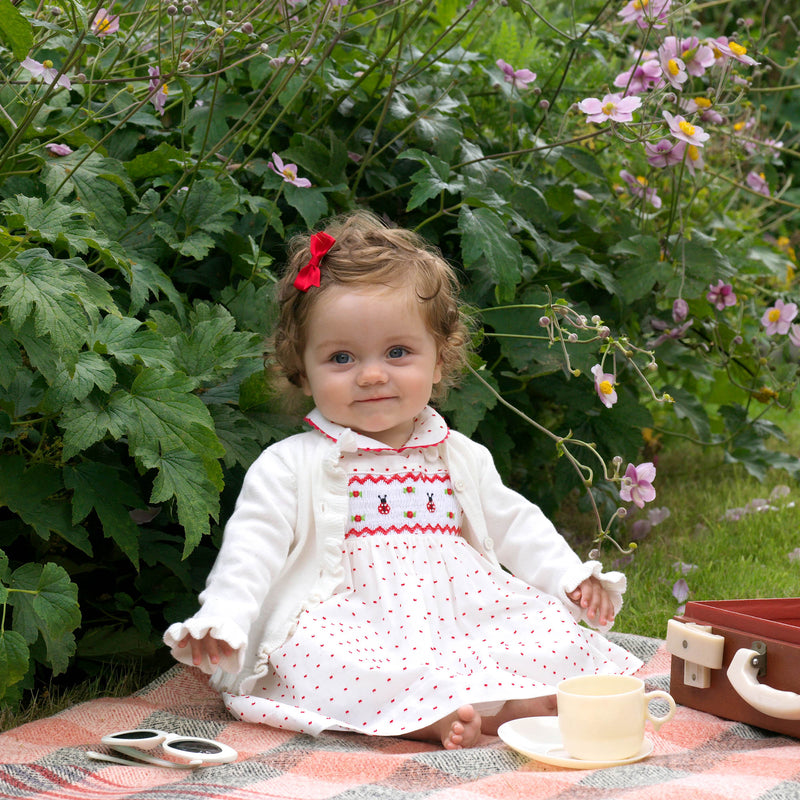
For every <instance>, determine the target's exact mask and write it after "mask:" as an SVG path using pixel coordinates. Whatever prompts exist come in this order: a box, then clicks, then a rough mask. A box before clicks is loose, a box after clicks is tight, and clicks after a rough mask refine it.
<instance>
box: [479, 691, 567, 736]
mask: <svg viewBox="0 0 800 800" xmlns="http://www.w3.org/2000/svg"><path fill="white" fill-rule="evenodd" d="M557 713H558V706H557V704H556V696H555V695H554V694H548V695H545V696H544V697H531V698H526V699H523V700H508V701H507V702H506V703H505V705H504V706H503V707H502V708H501V709H500V711H499V712H498V713H497V714H496V715H495V716H494V717H484V719H483V732H484V733H485V734H488V735H489V736H496V735H497V729H498V728H499V727H500V726H501V725H502V724H503V723H504V722H508V721H509V720H512V719H520V718H521V717H550V716H554V715H555V714H557Z"/></svg>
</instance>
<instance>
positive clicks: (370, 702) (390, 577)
mask: <svg viewBox="0 0 800 800" xmlns="http://www.w3.org/2000/svg"><path fill="white" fill-rule="evenodd" d="M343 558H344V560H345V568H346V575H347V578H346V585H343V586H341V587H340V590H339V591H337V592H336V593H335V594H334V595H333V596H332V597H330V598H329V599H327V600H325V601H323V602H322V603H320V604H318V605H317V606H315V607H314V608H312V609H309V610H307V611H305V612H303V614H302V615H301V617H300V619H299V621H298V624H297V627H296V630H295V631H294V633H293V634H292V635H291V637H290V638H289V639H288V640H287V641H286V642H284V644H283V645H282V646H281V647H280V648H278V649H277V650H276V651H274V652H273V653H272V654H271V655H270V670H269V673H268V674H267V676H266V677H265V679H264V680H263V681H262V683H261V685H259V686H258V687H256V689H254V690H253V693H252V694H250V695H233V694H224V695H223V699H224V701H225V704H226V706H227V707H228V709H229V710H230V711H231V713H232V714H233V715H234V716H236V717H237V718H239V719H242V720H245V721H247V722H257V723H264V724H268V725H271V726H274V727H276V728H284V729H288V730H294V731H304V732H307V733H310V734H313V735H316V734H318V733H319V732H320V731H323V730H337V731H359V732H362V733H367V734H374V735H384V736H398V735H403V734H407V733H411V732H413V731H415V730H418V729H420V728H424V727H426V726H428V725H431V724H432V723H434V722H436V721H438V720H440V719H442V718H443V717H445V716H447V715H449V714H450V713H452V712H453V711H455V710H456V709H458V708H459V707H460V706H462V705H465V704H472V705H473V706H475V708H476V710H478V711H479V713H481V714H483V715H485V716H486V715H489V716H491V715H493V714H495V713H497V712H498V711H499V710H500V708H501V707H502V705H503V703H504V702H505V701H506V700H511V699H522V698H534V697H540V696H544V695H551V694H554V693H555V687H556V685H557V684H558V682H559V681H561V680H563V679H564V678H569V677H573V676H576V675H583V674H629V673H632V672H635V671H636V670H637V669H638V668H639V666H640V665H641V662H640V661H639V660H638V659H637V658H635V657H634V656H632V655H630V654H629V653H627V652H626V651H625V650H623V649H622V648H620V647H618V646H616V645H614V644H612V643H611V642H609V641H608V640H607V639H606V638H605V637H603V636H602V635H601V634H599V633H596V632H594V631H591V630H589V629H588V628H585V627H583V626H582V625H579V624H578V623H577V622H576V621H575V620H574V619H573V617H572V616H571V614H570V613H569V611H568V610H567V609H566V608H565V607H564V605H563V604H562V603H561V602H560V601H559V600H558V599H556V598H554V597H551V596H550V595H547V594H545V593H543V592H540V591H538V590H536V589H534V588H532V587H530V586H528V585H527V584H526V583H524V582H523V581H521V580H519V579H517V578H515V577H514V576H512V575H511V574H509V573H507V572H505V571H504V570H503V569H501V568H497V567H494V566H493V565H492V564H491V563H490V562H488V561H487V560H486V559H485V558H484V557H483V556H482V555H481V554H480V553H478V552H477V551H476V550H475V549H474V548H472V547H471V546H470V545H469V544H468V543H467V542H466V541H465V540H464V539H463V538H462V537H461V535H460V533H459V532H458V530H457V529H453V530H450V531H441V530H439V531H427V532H426V531H419V530H416V531H407V532H388V533H384V534H374V533H373V534H366V535H348V536H347V537H346V538H345V544H344V552H343Z"/></svg>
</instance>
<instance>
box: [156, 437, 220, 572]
mask: <svg viewBox="0 0 800 800" xmlns="http://www.w3.org/2000/svg"><path fill="white" fill-rule="evenodd" d="M147 466H149V467H155V468H156V469H157V470H158V475H157V476H156V479H155V480H154V481H153V494H152V495H151V497H150V502H151V503H162V502H164V501H165V500H170V499H171V498H172V497H175V498H176V500H177V506H178V521H179V522H180V524H181V525H182V526H183V528H184V530H185V531H186V543H185V545H184V550H183V555H184V557H186V556H188V555H189V553H191V552H192V550H194V548H195V547H196V546H197V545H198V544H199V542H200V539H201V538H202V537H203V535H205V534H207V533H208V532H209V531H210V524H209V517H213V519H215V520H216V519H218V518H219V491H218V489H217V487H215V486H214V484H213V483H212V482H211V481H210V480H209V478H208V473H207V470H206V467H205V465H204V463H203V460H202V459H201V458H200V456H198V455H196V454H195V453H191V452H189V451H188V450H185V449H181V450H169V451H166V452H162V453H161V454H160V455H159V456H157V457H156V458H153V459H148V461H147Z"/></svg>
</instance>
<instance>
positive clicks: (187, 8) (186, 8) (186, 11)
mask: <svg viewBox="0 0 800 800" xmlns="http://www.w3.org/2000/svg"><path fill="white" fill-rule="evenodd" d="M192 11H194V9H193V8H192V7H191V6H190V5H188V4H187V5H185V6H184V7H183V13H184V14H185V15H186V16H187V17H188V16H189V14H191V13H192Z"/></svg>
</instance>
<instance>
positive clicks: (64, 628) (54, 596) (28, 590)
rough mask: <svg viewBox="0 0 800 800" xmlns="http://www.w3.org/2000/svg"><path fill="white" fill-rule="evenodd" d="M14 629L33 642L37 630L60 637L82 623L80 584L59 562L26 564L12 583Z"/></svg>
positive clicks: (10, 597) (13, 578)
mask: <svg viewBox="0 0 800 800" xmlns="http://www.w3.org/2000/svg"><path fill="white" fill-rule="evenodd" d="M9 589H10V590H11V591H10V593H9V602H10V603H11V604H12V605H13V606H14V630H15V631H18V632H19V633H21V634H22V636H23V637H24V638H25V641H27V642H29V643H30V644H33V642H35V641H36V637H37V635H38V633H39V632H40V631H41V632H42V633H47V634H48V635H49V636H51V637H54V638H57V637H60V636H63V635H64V634H65V633H69V632H70V631H73V630H75V628H77V627H78V625H80V624H81V612H80V608H79V606H78V587H77V586H76V585H75V584H74V583H73V582H72V581H71V580H70V578H69V573H68V572H67V571H66V570H65V569H64V568H63V567H61V566H59V565H58V564H53V563H47V564H23V565H22V566H21V567H19V568H18V569H16V570H14V573H13V574H12V576H11V582H10V584H9Z"/></svg>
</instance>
